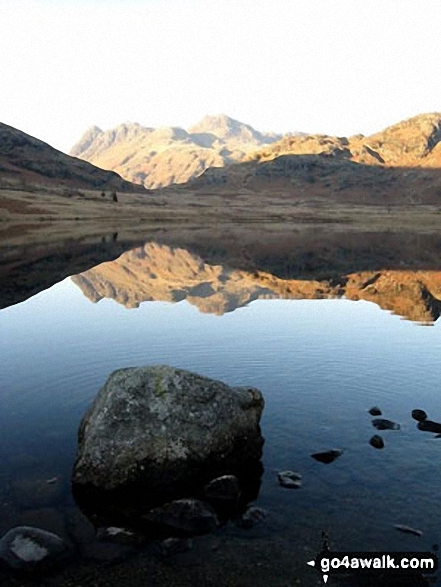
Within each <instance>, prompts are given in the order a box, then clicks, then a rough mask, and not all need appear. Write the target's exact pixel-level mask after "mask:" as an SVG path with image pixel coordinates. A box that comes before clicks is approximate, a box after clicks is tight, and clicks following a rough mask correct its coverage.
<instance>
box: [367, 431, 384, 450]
mask: <svg viewBox="0 0 441 587" xmlns="http://www.w3.org/2000/svg"><path fill="white" fill-rule="evenodd" d="M369 444H370V445H371V446H373V447H374V448H384V440H383V439H382V438H381V436H380V435H379V434H374V436H372V438H371V439H370V440H369Z"/></svg>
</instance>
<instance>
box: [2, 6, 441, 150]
mask: <svg viewBox="0 0 441 587" xmlns="http://www.w3.org/2000/svg"><path fill="white" fill-rule="evenodd" d="M440 24H441V4H440V2H439V0H419V1H418V2H416V0H401V1H400V2H398V1H395V0H370V1H369V0H368V1H364V2H361V1H356V0H271V1H269V0H267V1H265V2H264V1H262V0H234V1H232V0H214V1H213V0H147V1H141V0H61V1H60V0H57V1H55V0H0V55H1V58H0V79H1V82H2V83H1V84H0V120H1V121H2V122H6V123H7V124H11V125H12V126H15V127H17V128H20V129H21V130H23V131H25V132H28V133H29V134H32V135H34V136H37V137H38V138H41V139H43V140H45V141H47V142H49V143H50V144H52V145H54V146H55V147H57V148H60V149H62V150H68V149H69V148H70V147H71V146H72V144H73V143H74V142H75V141H76V140H77V139H78V138H79V137H80V135H81V134H82V133H83V131H84V130H86V128H87V127H88V126H90V125H92V124H98V125H99V126H101V127H102V128H109V127H111V126H115V125H116V124H118V123H121V122H126V121H137V122H140V123H141V124H144V125H146V126H164V125H178V126H183V127H187V126H190V125H191V124H193V123H195V122H197V121H198V120H199V119H200V118H202V117H203V116H204V115H205V114H217V113H220V112H225V113H226V114H229V115H230V116H232V117H233V118H237V119H239V120H242V121H244V122H248V123H250V124H252V125H253V126H255V127H256V128H258V129H260V130H274V131H278V132H286V131H294V130H300V131H307V132H323V133H329V134H339V135H348V134H354V133H358V132H363V133H364V134H368V133H370V132H374V131H376V130H380V129H381V128H383V127H384V126H386V125H388V124H392V123H394V122H396V121H398V120H401V119H403V118H407V117H409V116H412V115H414V114H418V113H421V112H429V111H437V110H441V62H440V60H439V56H440V55H441V37H440V35H439V34H438V31H439V30H440V28H441V27H440Z"/></svg>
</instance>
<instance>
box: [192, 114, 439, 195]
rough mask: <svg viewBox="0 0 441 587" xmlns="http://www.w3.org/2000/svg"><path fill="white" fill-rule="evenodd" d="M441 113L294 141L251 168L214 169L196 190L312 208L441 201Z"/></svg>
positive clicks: (258, 157) (255, 159)
mask: <svg viewBox="0 0 441 587" xmlns="http://www.w3.org/2000/svg"><path fill="white" fill-rule="evenodd" d="M440 141H441V113H433V114H422V115H419V116H416V117H414V118H411V119H409V120H405V121H403V122H400V123H398V124H396V125H393V126H391V127H389V128H387V129H385V130H384V131H382V132H379V133H376V134H374V135H371V136H370V137H364V136H363V135H357V136H354V137H350V138H346V137H332V136H327V135H302V136H287V137H284V138H282V139H281V140H280V141H276V142H274V143H273V144H271V145H269V146H267V147H265V148H262V149H260V150H256V151H255V152H254V153H252V154H250V155H249V157H248V160H247V161H246V162H244V163H240V164H234V165H230V166H229V167H227V168H222V169H215V168H212V169H208V170H207V171H206V172H205V173H204V174H203V175H202V176H201V177H199V178H197V179H195V180H193V181H192V182H191V188H193V189H207V187H208V186H210V187H211V188H214V189H216V188H221V189H225V188H230V189H231V188H234V189H241V188H247V189H249V190H252V191H254V192H259V191H260V192H262V191H265V190H268V189H270V188H271V189H275V190H279V191H280V190H283V191H285V193H286V194H287V195H288V194H289V195H291V196H292V197H303V198H305V199H306V198H307V199H308V200H310V201H314V200H317V199H318V200H320V199H324V198H325V199H331V200H334V201H340V202H342V201H344V202H353V203H371V204H380V203H382V204H388V203H391V204H395V203H398V202H401V203H409V204H419V203H426V204H429V203H431V204H433V203H439V202H441V174H440V173H439V169H438V168H439V167H440V166H441V142H440Z"/></svg>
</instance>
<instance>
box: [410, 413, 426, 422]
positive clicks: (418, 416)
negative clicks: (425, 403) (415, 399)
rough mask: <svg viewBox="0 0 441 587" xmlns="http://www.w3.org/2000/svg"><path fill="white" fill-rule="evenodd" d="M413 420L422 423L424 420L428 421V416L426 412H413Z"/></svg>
mask: <svg viewBox="0 0 441 587" xmlns="http://www.w3.org/2000/svg"><path fill="white" fill-rule="evenodd" d="M412 418H413V419H414V420H418V422H421V421H422V420H427V414H426V412H425V411H424V410H412Z"/></svg>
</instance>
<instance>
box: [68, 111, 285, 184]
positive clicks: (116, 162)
mask: <svg viewBox="0 0 441 587" xmlns="http://www.w3.org/2000/svg"><path fill="white" fill-rule="evenodd" d="M280 138H281V136H280V135H276V134H274V133H261V132H259V131H257V130H255V129H254V128H252V127H251V126H250V125H247V124H244V123H242V122H239V121H237V120H234V119H232V118H230V117H229V116H226V115H225V114H222V115H218V116H206V117H204V118H203V119H202V120H201V121H200V122H199V123H197V124H196V125H194V126H192V127H191V128H189V129H188V131H187V130H185V129H183V128H180V127H164V128H150V127H144V126H141V125H140V124H138V123H125V124H121V125H119V126H117V127H116V128H113V129H110V130H106V131H103V130H101V129H100V128H99V127H97V126H93V127H91V128H89V129H88V130H87V131H86V133H85V134H84V135H83V136H82V137H81V139H80V140H79V141H78V143H76V145H74V147H73V148H72V149H71V151H70V154H71V155H72V156H74V157H79V158H81V159H83V160H85V161H89V162H90V163H93V164H95V165H97V166H99V167H102V168H103V169H111V170H113V171H116V172H117V173H119V174H121V175H122V176H123V177H124V178H125V179H127V180H129V181H132V182H134V183H138V184H142V185H144V186H145V187H147V188H160V187H165V186H167V185H170V184H172V183H184V182H186V181H188V180H189V179H191V178H193V177H197V176H199V175H200V174H201V173H203V172H204V171H205V169H207V168H209V167H223V166H225V165H227V164H230V163H232V162H237V161H243V160H244V159H245V158H246V156H247V154H248V153H249V152H250V151H252V150H255V149H257V148H259V147H261V146H262V145H268V144H270V143H272V142H274V141H276V140H277V139H280Z"/></svg>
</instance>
